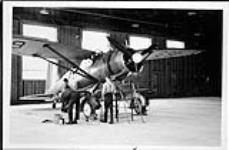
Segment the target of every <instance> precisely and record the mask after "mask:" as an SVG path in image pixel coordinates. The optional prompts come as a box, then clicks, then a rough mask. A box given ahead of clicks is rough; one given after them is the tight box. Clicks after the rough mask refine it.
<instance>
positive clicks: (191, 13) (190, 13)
mask: <svg viewBox="0 0 229 150" xmlns="http://www.w3.org/2000/svg"><path fill="white" fill-rule="evenodd" d="M196 14H197V13H196V12H195V11H190V12H188V15H189V16H194V15H196Z"/></svg>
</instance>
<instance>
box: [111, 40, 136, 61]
mask: <svg viewBox="0 0 229 150" xmlns="http://www.w3.org/2000/svg"><path fill="white" fill-rule="evenodd" d="M107 39H108V41H109V42H110V43H111V44H112V45H113V46H114V47H115V48H117V50H119V51H121V52H122V53H123V54H125V55H126V56H128V57H131V56H132V54H133V53H134V51H133V50H132V49H127V48H126V47H124V46H123V45H121V44H119V42H117V41H116V40H115V39H113V38H111V37H109V36H108V37H107Z"/></svg>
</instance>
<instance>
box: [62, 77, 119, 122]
mask: <svg viewBox="0 0 229 150" xmlns="http://www.w3.org/2000/svg"><path fill="white" fill-rule="evenodd" d="M115 92H116V87H115V85H114V83H113V82H112V81H111V79H110V78H109V77H106V81H105V83H104V84H103V87H102V93H101V94H102V99H103V100H104V109H105V110H104V119H103V120H101V122H107V121H108V118H107V117H108V112H110V122H109V123H110V124H113V123H114V119H113V100H114V93H115ZM80 98H81V95H80V93H79V92H77V91H75V90H73V89H71V87H70V86H69V83H68V79H66V78H65V79H64V88H63V91H62V92H61V101H62V106H61V111H62V112H66V113H68V122H67V124H77V123H78V122H77V120H79V118H80ZM74 105H75V107H74ZM74 108H75V117H74V118H73V109H74Z"/></svg>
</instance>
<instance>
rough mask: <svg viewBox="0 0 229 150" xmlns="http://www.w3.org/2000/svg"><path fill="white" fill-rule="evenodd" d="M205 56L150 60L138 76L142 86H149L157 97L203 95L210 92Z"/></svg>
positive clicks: (139, 83)
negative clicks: (205, 69)
mask: <svg viewBox="0 0 229 150" xmlns="http://www.w3.org/2000/svg"><path fill="white" fill-rule="evenodd" d="M204 64H205V63H204V60H203V56H202V55H201V54H200V55H197V56H187V57H183V58H171V59H162V60H150V61H147V62H146V63H145V65H144V70H143V71H142V72H141V73H140V74H139V75H138V77H136V80H134V81H136V84H137V85H138V87H140V88H149V89H150V90H151V91H153V93H154V96H155V97H177V96H202V95H208V94H209V92H210V91H209V89H210V87H209V82H208V76H207V75H206V73H205V71H204V67H205V65H204Z"/></svg>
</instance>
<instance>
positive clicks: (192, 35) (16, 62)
mask: <svg viewBox="0 0 229 150" xmlns="http://www.w3.org/2000/svg"><path fill="white" fill-rule="evenodd" d="M26 25H27V26H39V27H49V28H50V29H49V30H47V31H50V30H54V31H55V33H52V32H47V31H45V32H47V35H45V36H49V35H53V36H54V34H55V36H56V37H54V38H55V39H54V41H55V40H56V41H57V42H59V43H62V44H65V45H69V46H79V47H82V48H84V42H85V41H93V40H95V38H101V37H98V36H96V34H98V33H101V34H103V35H108V34H109V35H110V36H112V37H113V38H115V39H116V40H118V41H119V42H120V43H123V44H129V45H130V46H131V43H132V45H133V47H134V46H136V44H135V42H136V41H134V40H136V39H138V37H139V38H141V39H140V42H139V41H138V43H143V44H142V45H143V47H144V46H145V45H144V43H145V44H146V45H147V42H148V43H155V44H157V45H158V47H159V49H170V48H174V47H173V46H174V45H172V47H169V42H175V44H177V43H178V47H177V48H180V49H198V50H204V53H201V54H199V55H196V56H187V57H180V58H170V59H162V60H149V61H146V62H145V64H144V69H143V71H142V72H141V73H139V74H138V75H137V77H134V78H132V79H130V80H133V81H134V82H135V83H136V85H137V87H138V88H139V89H147V92H148V93H149V94H150V96H151V97H152V98H159V97H164V98H172V97H188V96H221V81H222V64H221V63H222V56H221V55H222V47H221V43H222V11H221V10H214V11H213V10H168V9H167V10H166V9H93V8H92V9H84V8H77V9H76V8H22V7H14V8H13V34H21V35H23V33H25V34H26V31H23V30H26V28H25V26H26ZM34 30H36V29H33V31H34ZM37 30H39V28H38V29H37ZM86 31H89V32H90V31H91V35H88V37H89V39H88V40H83V36H85V37H86V34H85V35H84V33H86ZM40 32H41V33H43V32H42V31H41V30H40ZM93 32H94V33H93ZM36 33H38V32H36ZM33 34H34V32H32V35H31V34H30V35H29V33H28V35H29V36H33ZM48 34H49V35H48ZM34 36H35V35H34ZM93 37H95V38H94V39H93ZM90 38H91V39H90ZM102 38H104V37H102ZM102 40H104V39H102ZM102 42H103V41H102ZM102 42H99V43H102ZM105 44H106V43H105ZM134 44H135V45H134ZM180 46H181V47H180ZM87 48H88V47H87ZM90 48H94V50H96V48H97V50H98V47H97V45H96V43H94V45H93V43H92V44H91V45H90V43H89V49H90ZM134 48H138V47H134ZM140 48H141V47H140ZM175 48H176V46H175ZM23 60H24V58H22V57H21V56H16V55H13V57H12V81H11V83H12V84H11V104H20V103H23V101H22V100H19V99H20V97H21V96H25V95H31V94H39V93H44V92H45V88H46V87H47V82H50V81H49V80H50V76H49V77H48V76H47V73H45V77H41V78H40V77H38V79H36V77H34V78H33V77H31V76H33V75H30V77H28V78H26V77H24V76H26V73H25V72H24V71H23V67H24V70H26V69H27V71H28V70H29V71H31V68H36V67H33V66H31V64H29V65H28V64H27V67H26V66H25V65H26V61H24V64H23ZM61 63H62V64H64V63H65V62H61ZM23 65H24V66H23ZM65 65H68V64H66V63H65ZM35 66H36V65H35ZM47 66H48V65H47V64H46V67H47ZM49 67H50V66H49ZM43 68H44V67H43ZM32 71H35V72H36V71H38V70H36V69H35V70H32ZM49 71H50V68H49ZM46 72H47V70H46ZM57 72H58V74H59V75H63V73H64V70H63V69H61V68H58V69H57ZM36 73H37V74H39V72H36ZM28 74H30V72H28V73H27V75H28ZM48 78H49V79H48ZM27 102H28V101H27ZM31 102H33V101H31Z"/></svg>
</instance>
